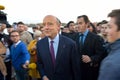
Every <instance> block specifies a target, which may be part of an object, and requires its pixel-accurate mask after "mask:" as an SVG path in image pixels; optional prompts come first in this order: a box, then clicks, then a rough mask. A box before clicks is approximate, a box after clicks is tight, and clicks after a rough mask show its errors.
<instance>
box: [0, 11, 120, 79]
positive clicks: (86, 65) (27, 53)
mask: <svg viewBox="0 0 120 80" xmlns="http://www.w3.org/2000/svg"><path fill="white" fill-rule="evenodd" d="M108 17H110V18H111V20H110V21H106V20H103V21H101V22H91V21H90V20H89V17H88V16H87V15H80V16H78V17H77V19H76V22H74V21H69V22H68V23H67V24H66V25H65V26H64V27H61V21H60V20H59V19H58V18H57V17H55V16H53V15H47V16H45V17H44V19H43V24H41V25H38V24H36V25H35V26H33V27H32V30H33V33H32V32H29V31H28V28H29V27H28V25H26V24H25V23H24V22H22V21H20V22H16V23H13V24H12V25H11V24H9V23H8V22H7V17H6V14H4V13H3V12H2V11H0V45H1V46H0V80H119V79H120V62H119V59H120V58H119V55H120V52H119V51H120V10H119V9H118V10H113V11H112V12H111V13H109V14H108ZM5 29H7V32H8V34H5V33H4V30H5ZM52 40H54V42H55V43H53V48H54V49H53V50H54V54H55V55H54V59H53V55H51V54H50V53H52V50H51V48H50V50H49V49H48V48H49V47H51V45H52V43H51V41H52ZM3 47H4V48H3ZM50 55H51V56H52V58H51V57H50ZM58 55H59V56H58ZM54 61H55V62H54Z"/></svg>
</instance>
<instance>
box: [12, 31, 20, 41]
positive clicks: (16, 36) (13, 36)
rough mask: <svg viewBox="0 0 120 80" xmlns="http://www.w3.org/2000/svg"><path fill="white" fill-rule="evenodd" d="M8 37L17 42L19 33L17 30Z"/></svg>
mask: <svg viewBox="0 0 120 80" xmlns="http://www.w3.org/2000/svg"><path fill="white" fill-rule="evenodd" d="M10 38H11V40H12V41H13V42H14V43H17V42H18V41H19V40H20V35H19V33H18V32H13V33H11V35H10Z"/></svg>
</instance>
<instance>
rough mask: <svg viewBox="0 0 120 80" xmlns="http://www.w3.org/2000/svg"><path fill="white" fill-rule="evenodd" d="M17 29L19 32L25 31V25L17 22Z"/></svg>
mask: <svg viewBox="0 0 120 80" xmlns="http://www.w3.org/2000/svg"><path fill="white" fill-rule="evenodd" d="M17 30H18V31H20V32H23V31H25V25H23V24H18V26H17Z"/></svg>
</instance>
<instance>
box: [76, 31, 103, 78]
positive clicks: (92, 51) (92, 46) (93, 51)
mask: <svg viewBox="0 0 120 80" xmlns="http://www.w3.org/2000/svg"><path fill="white" fill-rule="evenodd" d="M76 43H77V46H78V52H79V54H80V56H81V57H82V55H88V56H90V58H91V59H92V61H91V62H90V63H83V62H82V59H81V58H80V59H81V63H80V64H81V73H82V80H97V77H98V71H99V65H100V62H101V60H102V59H103V58H104V54H105V48H104V47H103V39H102V38H101V37H100V36H98V35H96V34H94V33H91V32H88V34H87V36H86V38H85V41H84V46H83V48H82V50H81V51H80V47H79V44H80V43H79V34H77V38H76Z"/></svg>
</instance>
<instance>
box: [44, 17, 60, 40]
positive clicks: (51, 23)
mask: <svg viewBox="0 0 120 80" xmlns="http://www.w3.org/2000/svg"><path fill="white" fill-rule="evenodd" d="M43 26H44V27H43V29H42V30H43V33H44V34H45V36H48V37H49V38H51V39H53V38H54V37H55V36H56V35H57V34H58V31H59V28H60V26H59V25H58V23H57V19H56V18H55V17H54V16H50V15H49V16H46V17H45V18H44V19H43Z"/></svg>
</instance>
